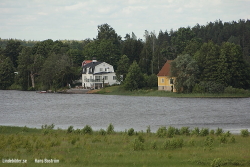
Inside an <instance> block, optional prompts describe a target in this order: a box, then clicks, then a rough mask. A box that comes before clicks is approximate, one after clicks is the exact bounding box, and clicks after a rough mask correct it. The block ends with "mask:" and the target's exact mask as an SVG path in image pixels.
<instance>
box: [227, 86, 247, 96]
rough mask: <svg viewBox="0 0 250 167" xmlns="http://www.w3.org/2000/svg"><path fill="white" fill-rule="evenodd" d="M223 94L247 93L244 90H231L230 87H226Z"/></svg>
mask: <svg viewBox="0 0 250 167" xmlns="http://www.w3.org/2000/svg"><path fill="white" fill-rule="evenodd" d="M224 93H228V94H246V93H247V91H246V90H244V89H239V88H233V87H232V86H228V87H226V88H225V90H224Z"/></svg>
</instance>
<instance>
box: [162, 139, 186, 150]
mask: <svg viewBox="0 0 250 167" xmlns="http://www.w3.org/2000/svg"><path fill="white" fill-rule="evenodd" d="M183 143H184V141H183V139H175V138H173V139H172V140H166V141H165V142H164V143H163V148H164V149H165V150H167V149H176V148H182V146H183Z"/></svg>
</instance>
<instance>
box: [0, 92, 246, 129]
mask: <svg viewBox="0 0 250 167" xmlns="http://www.w3.org/2000/svg"><path fill="white" fill-rule="evenodd" d="M249 108H250V98H169V97H133V96H113V95H112V96H111V95H93V94H49V93H45V94H40V93H35V92H24V91H3V90H0V125H13V126H25V125H26V126H28V127H37V128H40V127H41V125H44V124H52V123H54V124H55V125H56V127H59V128H63V129H66V128H67V127H68V126H70V125H73V126H74V128H83V127H84V126H85V125H90V126H91V127H92V128H93V129H95V130H98V129H100V128H103V129H106V127H107V126H108V124H109V123H112V124H113V125H114V127H115V130H117V131H123V130H125V129H129V128H134V129H135V130H144V131H145V130H146V128H147V126H150V127H151V130H152V131H156V130H157V129H158V128H159V127H160V126H166V127H168V126H174V127H178V128H180V127H183V126H188V127H190V128H194V127H206V128H210V129H215V128H218V127H220V128H223V129H224V130H230V131H231V132H232V133H234V132H239V130H240V129H246V128H248V129H250V109H249Z"/></svg>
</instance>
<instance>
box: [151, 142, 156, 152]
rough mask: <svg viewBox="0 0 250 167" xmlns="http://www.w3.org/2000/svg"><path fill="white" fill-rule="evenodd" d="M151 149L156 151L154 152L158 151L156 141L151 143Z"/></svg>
mask: <svg viewBox="0 0 250 167" xmlns="http://www.w3.org/2000/svg"><path fill="white" fill-rule="evenodd" d="M151 148H152V149H154V150H156V149H157V145H156V141H153V142H152V143H151Z"/></svg>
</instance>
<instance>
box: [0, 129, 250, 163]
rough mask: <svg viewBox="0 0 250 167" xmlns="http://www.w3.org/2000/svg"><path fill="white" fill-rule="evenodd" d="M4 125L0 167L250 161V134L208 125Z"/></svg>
mask: <svg viewBox="0 0 250 167" xmlns="http://www.w3.org/2000/svg"><path fill="white" fill-rule="evenodd" d="M53 128H54V125H53V124H52V125H44V126H42V129H34V128H27V127H9V126H0V134H1V135H0V139H1V140H0V158H1V160H2V162H0V166H6V163H8V165H7V166H10V167H12V166H23V165H24V164H23V163H27V165H28V166H31V167H32V166H41V165H42V163H46V166H60V167H66V166H93V167H95V166H128V167H130V166H159V167H162V166H166V164H167V166H176V167H179V166H180V167H182V166H185V167H195V166H197V167H201V166H228V167H232V166H249V165H250V153H249V148H250V142H249V137H247V136H245V137H243V135H233V134H231V133H230V132H223V130H222V129H219V128H218V129H217V130H215V131H212V130H209V129H197V128H196V129H188V128H187V127H183V128H181V129H177V128H174V127H168V128H166V127H161V128H159V129H158V131H157V133H151V131H150V127H148V129H147V131H146V132H143V131H140V132H135V131H134V129H133V128H130V129H128V130H126V131H123V132H115V131H114V130H115V127H113V125H112V124H110V125H109V126H108V127H107V130H104V129H100V130H99V131H93V130H92V128H91V126H88V125H86V126H85V127H83V128H82V129H74V127H72V126H69V127H68V129H67V130H62V129H57V130H54V129H53Z"/></svg>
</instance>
